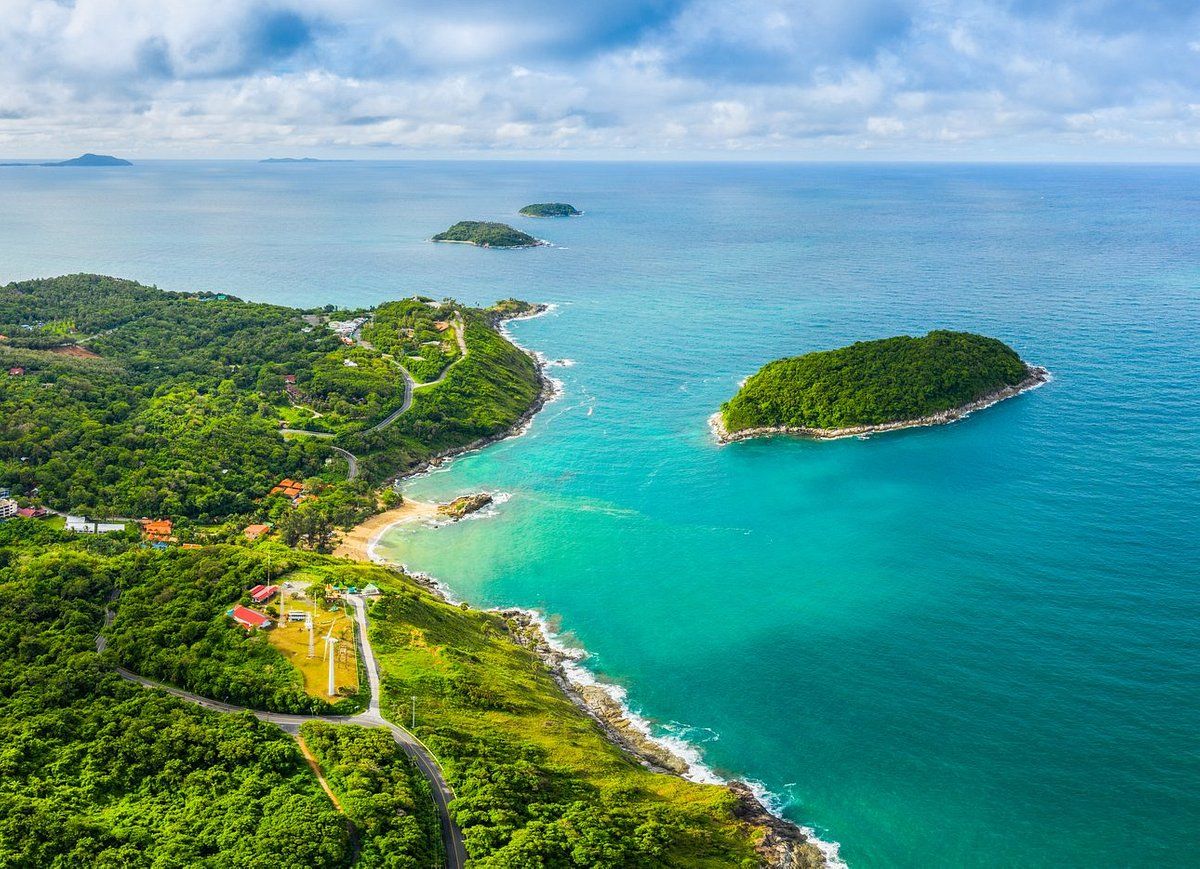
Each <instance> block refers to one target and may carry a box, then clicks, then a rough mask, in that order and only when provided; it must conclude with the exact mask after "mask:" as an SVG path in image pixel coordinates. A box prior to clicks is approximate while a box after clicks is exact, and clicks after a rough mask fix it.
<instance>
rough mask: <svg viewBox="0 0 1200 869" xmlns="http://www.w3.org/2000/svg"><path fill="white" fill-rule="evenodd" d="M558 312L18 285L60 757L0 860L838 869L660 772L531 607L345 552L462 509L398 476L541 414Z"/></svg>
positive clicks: (16, 656)
mask: <svg viewBox="0 0 1200 869" xmlns="http://www.w3.org/2000/svg"><path fill="white" fill-rule="evenodd" d="M543 310H545V307H544V306H541V305H536V304H532V303H528V302H523V301H520V300H517V299H505V300H503V301H502V302H499V303H498V304H496V305H494V306H492V307H489V308H473V307H469V306H466V305H462V304H459V303H456V302H453V301H451V300H443V301H440V302H438V301H434V300H431V299H427V298H422V297H418V298H413V299H403V300H399V301H395V302H389V303H384V304H382V305H379V306H377V307H375V308H370V309H362V310H355V311H341V312H337V313H336V314H335V312H334V309H333V308H332V306H328V307H324V308H314V309H307V310H306V309H295V308H288V307H283V306H278V305H267V304H259V303H252V302H246V301H243V300H241V299H238V298H236V297H234V296H231V295H229V294H226V293H212V292H204V293H171V292H164V291H162V290H159V289H157V288H155V287H147V286H143V285H141V284H137V283H134V282H132V281H122V280H118V279H115V278H108V277H103V276H99V275H69V276H65V277H60V278H51V279H45V280H33V281H23V282H19V283H12V284H8V285H5V286H0V333H2V334H3V335H4V336H6V337H4V338H2V339H0V365H2V366H3V367H4V368H6V369H7V371H8V376H7V377H0V442H3V443H5V444H7V445H8V449H7V450H6V451H5V453H4V455H3V456H0V485H2V486H4V487H5V488H6V489H8V490H10V492H11V494H12V496H13V499H12V500H8V501H7V502H5V504H4V506H6V507H7V508H8V509H9V511H10V512H9V514H8V515H10V516H12V518H10V519H7V520H6V521H0V588H3V590H4V592H5V595H6V599H7V600H9V601H10V602H11V605H10V606H9V607H8V608H7V610H6V611H5V612H3V613H0V636H2V637H4V642H3V643H0V645H2V646H3V647H4V650H5V652H4V653H3V654H0V688H2V690H0V727H3V728H4V731H5V733H7V734H8V735H9V736H10V737H11V739H12V740H13V741H14V744H21V745H36V746H37V751H31V752H25V753H23V754H21V755H20V756H19V757H16V758H15V759H13V760H12V762H11V763H9V764H8V767H7V768H6V771H5V778H4V781H5V788H6V793H7V794H8V797H9V799H7V800H4V801H0V822H3V823H4V824H6V825H7V827H6V828H7V829H9V830H11V831H12V833H13V834H12V835H11V836H9V837H7V838H5V839H4V841H3V842H0V855H3V857H4V858H6V859H7V860H8V861H9V862H14V863H19V864H22V865H39V866H44V865H55V864H62V865H76V864H84V863H87V864H89V865H90V864H94V863H111V864H113V865H116V864H118V863H121V862H122V860H125V862H128V861H127V860H126V856H127V855H128V853H131V852H130V848H131V847H133V846H132V845H131V844H130V838H131V837H136V838H137V840H138V841H137V848H138V849H140V853H142V855H143V856H144V857H146V859H148V860H154V859H158V858H159V857H163V859H167V858H168V857H169V859H170V860H175V861H176V862H179V863H180V864H181V865H184V864H186V865H194V864H198V863H203V862H204V861H205V860H207V859H210V858H211V857H212V855H220V859H222V860H225V861H226V862H230V863H246V864H250V863H254V864H259V863H261V864H264V865H265V864H266V863H270V864H271V865H278V866H280V867H281V869H301V867H305V866H346V867H350V866H357V867H368V866H381V865H396V866H438V865H442V866H446V867H447V869H462V867H463V866H464V864H466V862H467V861H468V860H470V861H474V862H475V863H476V864H477V865H494V866H500V865H507V866H526V865H535V864H540V863H544V864H545V865H555V866H567V865H601V863H602V864H603V865H611V866H649V865H660V866H758V867H793V869H794V867H815V866H820V865H823V863H824V859H823V856H822V854H821V852H820V850H819V849H818V848H817V847H816V845H815V844H814V843H813V842H812V841H811V840H810V839H809V837H808V836H807V835H806V834H805V833H804V831H802V830H800V829H799V828H797V827H795V826H794V825H791V824H788V823H786V822H783V821H781V820H779V819H777V818H775V817H773V816H772V815H770V814H769V813H768V812H767V811H766V810H765V809H764V808H763V806H762V805H761V804H760V803H759V802H758V800H757V799H756V798H755V797H754V796H753V794H752V793H750V791H749V790H748V789H747V788H746V787H744V786H742V785H738V784H736V783H735V784H731V785H729V786H722V785H716V784H704V783H699V782H696V781H689V780H687V779H685V778H682V777H679V776H676V775H665V774H663V773H664V772H666V771H674V772H683V771H685V770H686V769H687V764H686V762H685V761H683V760H682V759H679V758H675V757H673V756H671V754H670V753H669V752H665V751H664V750H663V748H662V747H661V746H656V745H655V744H654V743H653V740H651V739H649V738H648V737H647V736H646V734H645V728H643V727H639V726H637V722H636V721H635V722H634V724H633V725H631V724H630V719H631V717H632V713H630V712H629V711H628V710H627V709H625V708H624V707H623V706H621V704H620V703H619V702H618V701H617V699H616V697H615V696H611V695H609V696H606V695H604V693H603V692H601V691H599V690H598V689H596V688H595V686H590V687H589V686H582V687H581V686H577V685H574V684H572V683H571V681H570V679H569V677H568V674H567V673H566V672H565V669H564V659H563V657H562V655H561V653H560V652H558V651H556V649H555V647H554V645H553V643H552V642H551V641H550V638H548V636H547V635H546V634H545V633H543V632H542V629H541V626H540V622H538V621H537V620H536V619H534V620H531V617H530V616H529V614H527V613H515V612H510V613H502V612H481V611H478V610H474V609H472V608H471V607H469V606H467V605H466V604H459V603H458V602H454V601H447V600H443V599H441V598H440V597H439V596H438V595H437V594H436V590H435V589H431V588H430V587H429V586H430V583H428V582H426V581H423V580H422V578H421V577H418V576H413V575H410V574H408V573H406V572H405V571H404V570H403V569H401V568H399V567H396V566H390V565H380V564H369V563H362V562H361V561H360V562H358V563H356V562H355V561H350V560H347V559H346V558H344V557H338V556H339V555H340V556H350V557H352V558H357V559H364V558H370V548H371V543H372V542H373V540H374V538H375V537H377V536H378V534H379V533H380V532H381V531H382V530H383V529H385V528H386V527H389V526H390V525H393V524H397V523H399V522H406V521H407V522H413V521H425V520H426V519H428V518H431V517H433V516H434V515H435V511H436V507H435V506H433V505H422V504H418V503H401V504H400V505H399V507H398V508H397V509H390V510H388V511H387V512H385V513H378V511H379V510H380V509H381V508H384V507H391V508H396V507H397V502H398V501H400V500H401V499H399V497H398V496H397V494H396V492H395V490H394V489H393V488H392V487H391V486H388V485H386V483H387V482H388V480H389V479H390V478H391V477H393V476H394V475H396V474H397V473H403V472H411V471H412V470H414V469H416V468H417V467H420V466H421V465H422V464H423V463H427V462H429V461H432V460H436V459H437V458H438V457H439V456H445V455H448V454H452V453H455V452H459V451H462V450H465V449H470V448H473V447H477V446H481V445H483V444H486V443H488V442H489V441H491V440H495V439H497V438H499V437H503V436H505V435H507V434H509V433H511V432H512V431H514V430H519V429H520V427H521V425H522V423H523V422H524V421H525V420H527V419H528V417H529V415H530V414H531V413H533V412H534V411H536V409H537V408H538V407H540V406H541V402H542V400H543V399H544V398H545V396H546V390H547V388H548V383H547V380H546V378H545V377H544V376H543V375H542V373H541V371H540V366H538V364H537V363H536V361H535V359H534V358H532V357H531V355H530V354H528V353H526V352H525V351H523V350H521V349H520V348H519V347H517V346H516V345H514V344H512V343H511V342H510V341H509V340H508V339H507V338H506V337H505V336H504V334H503V332H502V330H501V329H500V325H501V323H502V321H504V320H506V319H514V318H518V317H528V316H532V315H534V314H536V313H538V312H540V311H543ZM410 367H411V368H412V369H413V373H410V371H409V368H410ZM418 370H419V374H420V377H421V382H419V383H418V382H416V377H414V376H413V374H414V373H417V372H418ZM281 477H282V479H280V478H281ZM6 495H7V493H6ZM488 499H490V496H489V495H477V496H475V497H471V498H464V499H459V501H458V502H456V503H452V504H451V505H449V507H448V508H447V511H446V512H449V513H450V514H451V515H454V514H459V515H464V514H465V512H467V510H468V509H470V508H472V507H474V506H482V505H483V504H484V503H485V501H486V500H488ZM14 500H15V501H16V503H13V501H14ZM13 508H18V509H15V510H14V509H13ZM59 511H62V512H68V511H69V512H71V513H75V514H77V515H76V516H75V517H71V518H73V519H75V520H77V521H74V522H72V521H69V520H67V519H66V518H65V517H63V516H62V515H61V514H60V513H59ZM14 513H15V515H13V514H14ZM377 513H378V515H377V516H376V518H374V519H369V518H368V517H371V516H372V515H375V514H377ZM80 515H87V516H105V517H112V522H110V523H106V524H104V526H103V527H101V526H99V525H98V524H97V523H94V522H87V521H78V518H79V516H80ZM120 516H147V517H157V518H154V519H152V520H151V519H143V520H141V521H136V520H133V519H120V518H117V517H120ZM364 520H367V521H364ZM360 523H361V524H360ZM356 524H357V525H358V527H357V528H356V530H355V531H353V532H351V534H350V535H348V536H347V538H346V540H345V541H343V542H344V543H345V544H346V545H345V546H343V547H340V548H339V550H338V552H337V553H334V554H333V555H330V554H327V553H328V552H329V550H330V549H331V548H332V544H333V543H334V542H335V540H336V537H337V534H338V529H341V528H346V527H349V526H352V525H356ZM139 525H140V526H141V527H140V528H139V527H138V526H139ZM317 637H319V638H320V642H321V645H322V648H321V649H320V650H316V649H314V645H315V640H316V638H317ZM321 652H324V655H322V654H321ZM249 713H253V714H249ZM63 715H68V716H69V721H70V722H71V723H72V725H73V726H71V727H62V726H57V724H58V722H61V720H63V719H62V716H63ZM179 733H186V734H187V738H186V739H183V738H179V736H178V734H179ZM114 752H115V753H116V756H119V757H120V758H121V764H120V765H119V768H118V772H119V775H117V776H115V777H111V778H109V779H107V780H106V783H105V786H104V787H102V788H100V787H90V786H89V785H88V782H89V781H90V779H89V778H88V777H89V776H90V775H91V774H92V773H91V772H89V771H91V770H97V769H109V768H111V767H112V760H111V759H112V757H113V756H114ZM64 794H65V795H68V796H64ZM68 797H69V798H68ZM201 803H203V804H204V805H206V806H209V807H210V808H211V811H209V812H208V814H205V815H204V817H203V818H202V819H201V820H203V822H204V823H198V822H194V821H193V819H194V818H196V817H197V816H196V813H195V811H194V808H195V806H196V805H199V804H201ZM130 818H135V819H137V822H136V826H135V827H129V826H128V824H129V823H130V822H128V819H130ZM81 819H86V825H87V829H88V831H89V838H88V839H87V842H86V848H85V846H84V845H80V840H79V838H78V834H77V830H78V829H79V824H81V823H84V821H83V820H81ZM131 830H132V832H131ZM229 830H236V831H237V836H236V839H232V838H230V836H229V835H228V831H229ZM84 850H86V853H84ZM600 854H602V855H603V858H602V859H601V858H600V857H597V856H596V855H600ZM164 855H167V856H164Z"/></svg>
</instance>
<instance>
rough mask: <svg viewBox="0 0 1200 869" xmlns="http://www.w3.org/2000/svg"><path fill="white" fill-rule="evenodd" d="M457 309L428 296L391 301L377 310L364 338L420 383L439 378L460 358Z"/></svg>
mask: <svg viewBox="0 0 1200 869" xmlns="http://www.w3.org/2000/svg"><path fill="white" fill-rule="evenodd" d="M457 311H458V308H457V307H456V306H455V305H453V304H451V303H448V302H442V303H441V304H433V303H431V300H429V299H424V298H417V299H404V300H402V301H399V302H388V303H386V304H383V305H380V306H379V307H378V308H376V309H375V317H374V319H373V320H372V321H371V322H370V323H368V324H367V325H366V326H364V327H363V338H364V339H365V340H366V341H368V342H370V343H371V344H372V345H373V346H374V347H375V349H377V350H379V351H380V352H382V353H386V354H387V355H388V356H390V357H391V358H392V359H394V360H395V361H396V362H397V363H398V364H400V365H403V366H404V367H405V368H406V369H408V372H409V373H410V374H411V375H412V377H413V379H414V380H415V381H417V382H418V383H425V382H429V381H431V380H436V379H437V378H438V376H439V375H440V374H441V373H442V372H443V371H444V370H445V369H446V366H447V365H449V364H450V363H452V362H453V361H454V360H455V359H457V358H458V357H459V350H458V341H457V339H456V338H455V330H456V328H457V327H456V326H455V325H454V321H455V319H456V317H457Z"/></svg>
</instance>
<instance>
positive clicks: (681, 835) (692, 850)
mask: <svg viewBox="0 0 1200 869" xmlns="http://www.w3.org/2000/svg"><path fill="white" fill-rule="evenodd" d="M343 572H344V573H345V574H349V575H354V576H356V577H357V582H358V584H359V585H360V586H361V585H362V584H363V583H365V582H366V581H368V580H370V581H374V582H376V583H377V584H379V585H380V586H381V587H383V588H385V589H388V590H389V591H392V592H394V594H391V595H389V596H388V597H387V598H386V599H385V600H383V601H381V602H379V603H377V604H376V605H375V606H374V607H373V608H372V612H371V640H372V644H373V646H374V648H375V652H376V655H377V656H378V657H379V659H380V666H381V670H382V678H383V697H382V705H383V709H384V711H385V714H387V715H388V716H389V717H390V718H392V719H393V720H395V721H400V722H405V723H407V721H408V716H409V714H410V702H411V700H410V698H411V697H412V696H414V695H415V696H416V697H417V698H418V699H417V710H418V714H417V721H418V725H417V733H418V735H419V736H421V738H422V739H424V740H425V741H426V742H427V743H428V744H429V745H430V747H431V748H433V750H434V751H435V753H436V754H437V756H438V758H439V760H440V761H441V762H442V764H443V766H444V767H445V769H446V772H447V775H448V777H449V779H450V781H451V783H452V784H453V785H454V787H455V788H456V791H457V794H458V797H459V800H458V801H457V803H456V806H455V809H456V812H457V817H458V820H459V823H460V824H461V825H462V826H463V827H464V829H465V832H466V836H467V840H468V845H469V847H470V848H471V850H472V853H473V855H474V856H483V855H485V854H489V853H495V854H496V856H494V857H493V858H492V859H493V860H495V861H496V862H495V863H494V864H493V863H489V862H483V863H480V864H479V865H497V866H500V865H523V864H522V862H521V861H522V860H527V859H532V858H531V856H530V855H531V853H535V851H534V850H526V851H524V852H523V851H522V847H524V846H528V847H529V848H531V849H532V848H533V846H534V845H535V844H537V843H539V842H542V841H543V840H544V839H546V838H552V832H551V831H547V830H544V829H542V828H540V827H539V823H540V822H539V820H538V817H539V815H540V814H545V815H547V816H548V817H558V816H559V815H561V814H562V811H563V809H562V808H561V807H563V806H571V805H573V804H577V803H582V804H584V805H586V806H587V807H588V811H590V812H593V813H595V814H594V816H593V818H592V821H593V822H595V823H596V824H598V825H599V826H600V827H602V828H605V829H609V830H612V829H618V828H621V827H622V825H623V824H626V823H627V822H628V827H629V828H628V829H627V830H626V831H625V833H623V838H625V839H628V840H634V839H636V836H637V833H636V832H634V831H635V830H636V829H638V827H639V824H642V823H645V822H646V821H647V819H652V820H653V819H657V820H659V821H661V822H662V825H663V828H664V829H665V830H667V831H668V832H667V833H666V834H665V835H666V839H667V844H666V846H665V848H664V850H663V853H662V854H661V855H657V856H647V855H641V856H637V855H635V856H633V857H632V858H631V859H632V861H633V864H637V865H671V866H713V867H716V866H731V865H732V866H736V865H741V864H742V863H743V861H747V862H746V865H757V861H756V858H755V856H754V853H753V847H752V838H753V835H754V832H753V831H752V830H749V829H747V828H745V827H744V826H743V825H741V824H739V823H737V822H736V821H734V820H733V818H732V815H731V808H732V802H731V800H730V798H729V796H728V793H727V791H725V790H724V789H723V788H720V787H713V786H706V785H699V784H695V783H692V782H688V781H685V780H683V779H681V778H678V777H676V776H672V775H665V774H656V773H652V772H650V771H648V770H646V769H645V768H643V767H642V766H640V765H639V764H638V763H636V762H635V761H633V760H631V759H630V758H629V757H628V756H627V755H625V754H624V753H623V752H622V751H621V750H620V749H618V748H617V747H616V746H614V745H613V744H612V743H611V742H609V741H608V740H607V739H605V738H604V736H603V735H602V734H601V733H600V731H599V729H598V728H597V726H596V725H595V723H594V722H593V721H592V720H591V718H589V717H588V716H587V715H585V714H584V713H583V712H581V711H580V710H579V709H578V708H577V707H575V706H574V705H573V704H572V703H571V702H570V701H569V700H568V699H567V698H566V697H565V696H564V695H563V694H562V692H561V691H560V690H559V689H558V687H557V686H556V684H555V683H554V681H553V680H552V679H551V677H550V675H549V673H548V672H547V671H546V670H545V668H544V667H543V666H542V665H541V663H540V662H539V661H538V660H537V659H536V657H535V656H534V655H533V653H532V652H530V651H528V650H526V649H525V648H522V647H520V646H518V645H516V644H515V643H514V642H512V641H511V640H510V639H509V638H508V636H507V630H506V627H505V625H504V623H503V621H502V620H501V619H500V618H499V617H498V616H495V615H492V614H488V613H483V612H478V611H470V610H463V609H461V608H458V607H452V606H449V605H447V604H443V603H441V602H439V601H436V600H434V599H433V598H432V597H431V596H430V595H429V594H428V593H426V592H425V591H423V590H421V589H419V588H417V587H415V586H414V585H413V584H411V583H410V582H409V581H407V580H406V579H404V578H402V577H400V576H398V575H397V574H396V573H394V572H392V571H389V570H384V569H380V568H376V567H370V566H365V565H356V566H353V567H350V566H347V567H345V568H343ZM518 759H519V760H518ZM517 781H519V782H520V783H521V784H520V786H517V785H516V784H514V789H515V792H514V793H509V792H508V791H507V790H506V782H517ZM546 806H557V807H559V808H556V809H551V810H547V809H545V808H544V807H546ZM596 816H601V817H604V818H605V819H604V820H599V821H597V820H596ZM629 819H632V820H631V821H630V820H629ZM587 824H588V821H587V819H582V820H580V821H578V824H577V826H578V827H580V828H583V829H586V828H587ZM496 852H498V853H496ZM536 853H538V855H539V856H540V857H542V858H543V859H549V858H550V857H552V856H553V852H551V853H550V854H549V855H547V853H544V852H541V851H536ZM595 859H596V860H599V858H595ZM506 860H513V861H515V862H512V863H511V864H510V863H509V862H505V861H506ZM643 861H645V862H643ZM553 865H575V864H573V863H570V862H567V863H562V864H558V863H554V864H553ZM579 865H600V863H596V864H591V863H589V862H584V863H582V864H579ZM612 865H626V863H623V862H616V863H614V864H612Z"/></svg>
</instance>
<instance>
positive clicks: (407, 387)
mask: <svg viewBox="0 0 1200 869" xmlns="http://www.w3.org/2000/svg"><path fill="white" fill-rule="evenodd" d="M454 325H455V327H456V328H455V330H454V337H455V339H457V341H458V350H459V356H458V358H457V359H455V360H454V361H453V362H451V363H450V364H449V365H447V366H446V367H445V369H444V370H443V371H442V373H441V374H439V375H438V377H437V379H436V380H430V381H429V382H427V383H417V382H416V381H415V380H413V379H412V375H411V374H409V373H408V369H407V368H405V367H404V366H403V365H401V364H400V363H399V362H397V361H396V360H395V359H392V360H391V363H392V364H393V365H395V366H396V368H397V369H398V370H399V371H400V376H401V377H403V378H404V400H403V401H401V402H400V406H399V407H398V408H396V409H395V410H393V411H392V412H391V413H389V414H388V415H387V416H386V417H384V418H383V419H381V420H380V421H379V422H377V423H375V425H373V426H371V427H370V428H369V429H366V431H365V433H366V434H373V433H374V432H377V431H383V430H384V429H385V428H387V427H388V426H390V425H391V424H392V423H394V422H395V421H396V420H398V419H399V418H400V417H401V416H403V415H404V414H406V413H408V409H409V408H410V407H412V403H413V391H414V390H417V389H427V388H429V387H430V386H437V385H438V384H439V383H441V382H442V381H443V380H445V379H446V375H447V374H449V373H450V369H451V368H453V367H454V366H455V365H457V364H458V363H459V362H462V361H463V360H464V359H466V358H467V339H466V338H465V337H464V336H465V334H466V331H467V327H466V324H465V323H463V320H462V317H459V318H458V319H456V320H455V321H454ZM279 431H280V433H282V434H291V435H309V436H311V437H315V438H332V437H334V435H332V434H330V433H329V432H327V431H309V430H308V429H303V428H281V429H280V430H279ZM332 449H333V450H334V451H335V452H337V453H338V454H340V455H341V456H342V457H343V458H345V459H346V461H347V462H349V463H350V471H349V473H348V474H347V475H346V478H347V479H350V480H353V479H354V478H355V477H357V476H358V458H357V457H356V456H354V455H353V454H351V453H349V452H347V451H346V450H344V449H342V448H341V447H333V448H332Z"/></svg>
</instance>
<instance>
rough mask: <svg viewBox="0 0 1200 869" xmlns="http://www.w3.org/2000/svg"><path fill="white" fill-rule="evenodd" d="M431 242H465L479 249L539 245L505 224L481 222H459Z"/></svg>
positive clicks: (533, 239) (530, 237)
mask: <svg viewBox="0 0 1200 869" xmlns="http://www.w3.org/2000/svg"><path fill="white" fill-rule="evenodd" d="M433 240H434V241H458V242H465V243H467V244H474V245H477V246H479V247H535V246H536V245H538V244H541V242H539V241H538V240H537V239H536V238H534V237H533V236H532V235H529V234H528V233H525V232H521V230H519V229H513V228H512V227H511V226H509V225H508V224H506V223H493V222H490V221H483V220H460V221H459V222H458V223H456V224H454V226H452V227H450V228H449V229H447V230H446V231H445V232H439V233H438V234H437V235H435V236H434V237H433Z"/></svg>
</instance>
